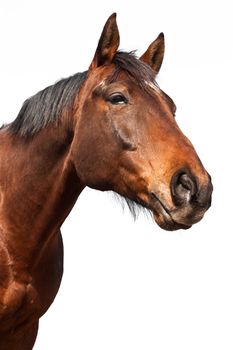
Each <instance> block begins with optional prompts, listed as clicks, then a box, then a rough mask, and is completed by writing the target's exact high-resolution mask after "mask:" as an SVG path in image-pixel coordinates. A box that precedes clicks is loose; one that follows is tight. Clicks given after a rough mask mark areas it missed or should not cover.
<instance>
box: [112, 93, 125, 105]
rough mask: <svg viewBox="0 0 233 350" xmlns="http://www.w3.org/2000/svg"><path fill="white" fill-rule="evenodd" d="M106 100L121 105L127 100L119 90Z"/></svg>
mask: <svg viewBox="0 0 233 350" xmlns="http://www.w3.org/2000/svg"><path fill="white" fill-rule="evenodd" d="M107 100H108V102H110V103H111V104H113V105H122V104H125V103H127V102H128V100H127V98H126V97H125V96H124V95H122V94H120V93H119V92H117V93H114V94H112V95H110V96H109V97H108V99H107Z"/></svg>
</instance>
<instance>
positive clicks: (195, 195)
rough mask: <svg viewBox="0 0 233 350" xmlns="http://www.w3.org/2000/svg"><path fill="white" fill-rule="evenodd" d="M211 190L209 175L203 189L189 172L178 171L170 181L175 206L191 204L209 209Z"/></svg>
mask: <svg viewBox="0 0 233 350" xmlns="http://www.w3.org/2000/svg"><path fill="white" fill-rule="evenodd" d="M212 190H213V187H212V184H211V178H210V176H209V174H208V181H207V184H206V185H205V186H204V187H201V186H200V184H198V182H197V180H196V178H195V177H194V176H193V175H192V174H191V173H190V172H189V171H184V170H182V171H179V172H177V173H176V174H175V175H174V176H173V177H172V180H171V193H172V197H173V201H174V203H175V205H177V206H180V205H182V204H185V203H192V202H193V203H196V204H197V203H198V204H199V205H200V206H203V207H209V206H210V203H211V194H212Z"/></svg>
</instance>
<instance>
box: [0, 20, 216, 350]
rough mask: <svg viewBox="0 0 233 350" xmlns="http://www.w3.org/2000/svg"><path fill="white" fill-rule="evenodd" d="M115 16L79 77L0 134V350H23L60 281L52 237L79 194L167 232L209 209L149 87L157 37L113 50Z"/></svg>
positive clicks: (31, 102) (45, 94)
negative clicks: (140, 214) (108, 198)
mask: <svg viewBox="0 0 233 350" xmlns="http://www.w3.org/2000/svg"><path fill="white" fill-rule="evenodd" d="M119 42H120V36H119V31H118V26H117V22H116V14H115V13H114V14H112V15H111V16H110V17H109V18H108V20H107V22H106V23H105V25H104V28H103V30H102V34H101V36H100V39H99V42H98V45H97V49H96V51H95V54H94V57H93V60H92V62H91V64H90V65H89V68H88V70H87V71H85V72H82V73H77V74H75V75H73V76H71V77H69V78H65V79H62V80H60V81H58V82H56V83H55V84H54V85H51V86H49V87H47V88H46V89H44V90H42V91H40V92H38V93H37V94H35V95H34V96H32V97H30V98H28V99H27V100H26V101H25V102H24V103H23V106H22V108H21V110H20V111H19V113H18V115H17V117H16V119H15V120H14V121H13V122H11V123H10V124H7V125H5V126H3V127H2V128H1V130H0V145H1V146H0V349H1V350H15V349H17V350H30V349H32V347H33V345H34V343H35V340H36V336H37V331H38V324H39V319H40V317H41V316H42V315H43V314H44V313H45V312H46V311H47V309H48V308H49V306H50V305H51V304H52V302H53V300H54V298H55V296H56V294H57V292H58V289H59V286H60V283H61V278H62V274H63V244H62V237H61V232H60V227H61V225H62V223H63V222H64V220H65V219H66V217H67V216H68V214H69V213H70V211H71V209H72V207H73V206H74V204H75V202H76V200H77V198H78V196H79V195H80V193H81V192H82V191H83V189H84V188H85V187H86V186H89V187H90V188H93V189H96V190H100V191H114V192H116V193H117V194H119V195H120V196H122V197H123V198H125V199H126V201H127V203H128V204H129V206H130V207H131V209H132V211H133V208H134V206H136V205H138V206H140V207H143V208H145V209H146V210H148V211H149V212H150V213H151V214H152V215H153V218H154V220H155V222H156V223H157V224H158V225H159V226H160V227H161V228H163V229H165V230H178V229H188V228H190V227H191V226H192V225H193V224H195V223H197V222H198V221H199V220H201V219H202V217H203V216H204V213H205V212H206V210H207V209H208V208H209V207H210V204H211V195H212V183H211V178H210V176H209V174H208V173H207V171H206V170H205V168H204V166H203V165H202V163H201V161H200V159H199V157H198V155H197V153H196V151H195V149H194V147H193V145H192V144H191V142H190V141H189V140H188V138H187V137H186V136H185V135H184V134H183V133H182V131H181V130H180V128H179V126H178V124H177V122H176V119H175V112H176V106H175V103H174V102H173V100H172V99H171V98H170V97H169V96H168V95H167V94H166V93H165V92H163V91H162V90H161V89H160V87H159V85H158V84H157V83H156V76H157V74H158V73H159V71H160V67H161V65H162V61H163V57H164V47H165V45H164V35H163V33H160V34H159V36H158V37H157V38H156V39H155V40H154V41H153V42H152V43H151V44H150V45H149V47H148V48H147V50H146V51H145V53H144V54H143V55H142V56H141V57H140V58H138V57H137V56H136V54H135V52H124V51H120V50H118V48H119Z"/></svg>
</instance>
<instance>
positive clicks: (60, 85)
mask: <svg viewBox="0 0 233 350" xmlns="http://www.w3.org/2000/svg"><path fill="white" fill-rule="evenodd" d="M86 76H87V72H82V73H77V74H75V75H73V76H71V77H68V78H65V79H61V80H59V81H58V82H57V83H55V84H54V85H51V86H48V87H47V88H45V89H44V90H42V91H39V92H38V93H37V94H35V95H34V96H32V97H30V98H28V99H27V100H26V101H25V102H24V103H23V106H22V107H21V109H20V111H19V113H18V115H17V117H16V119H15V120H14V121H13V122H12V123H11V124H10V125H9V131H10V132H11V133H12V134H20V135H22V136H32V135H34V134H36V133H37V132H38V131H40V130H41V129H43V128H44V127H46V126H47V125H48V124H49V123H51V122H55V121H56V120H57V119H58V117H59V116H60V115H61V113H62V111H63V110H64V108H67V112H68V111H69V110H71V109H72V107H73V103H74V99H75V96H76V95H77V93H78V91H79V89H80V87H81V85H82V83H83V82H84V80H85V79H86Z"/></svg>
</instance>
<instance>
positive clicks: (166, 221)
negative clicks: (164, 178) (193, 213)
mask: <svg viewBox="0 0 233 350" xmlns="http://www.w3.org/2000/svg"><path fill="white" fill-rule="evenodd" d="M151 197H152V199H153V209H152V211H153V215H154V218H155V221H156V222H157V224H158V225H159V226H160V227H161V228H163V229H165V230H168V231H175V230H179V229H183V230H187V229H189V228H190V227H191V226H192V225H187V224H183V223H179V222H177V221H175V220H174V219H173V217H172V215H171V212H170V211H169V209H168V208H167V207H166V206H165V205H164V204H163V202H162V201H161V200H160V198H159V197H158V196H157V195H156V194H155V193H153V192H152V193H151ZM156 214H157V215H156ZM158 217H160V218H161V217H162V220H161V221H160V220H159V218H158Z"/></svg>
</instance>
